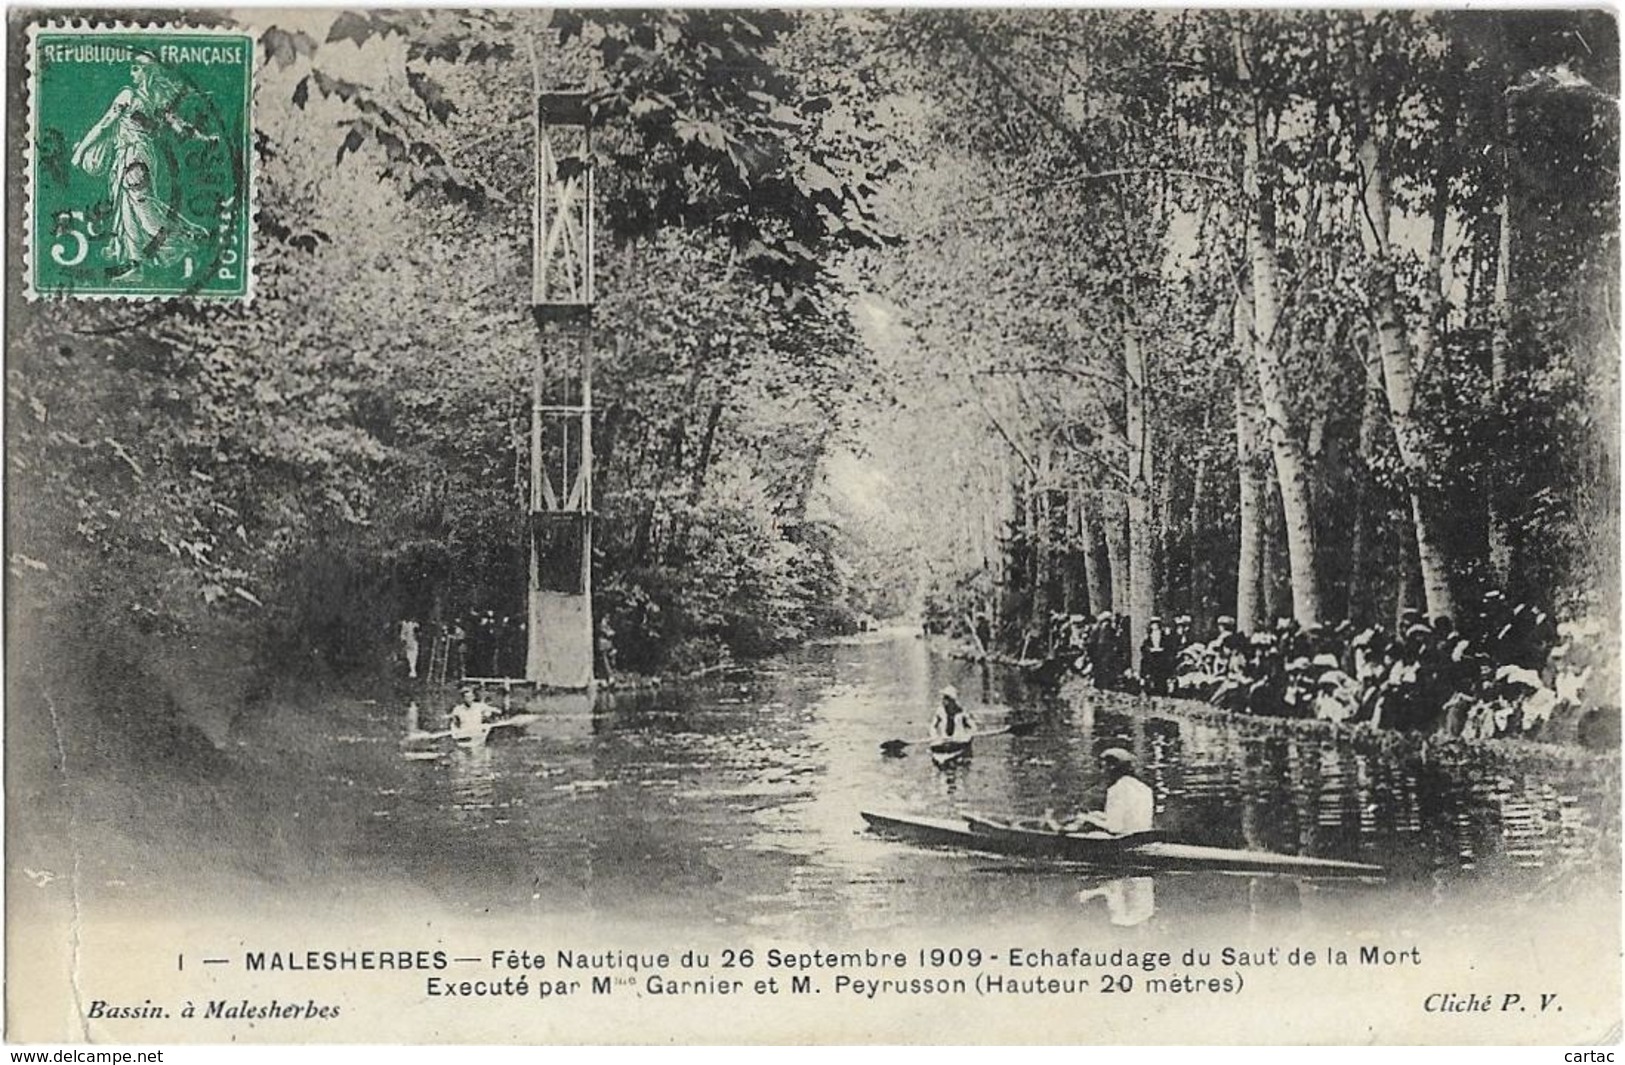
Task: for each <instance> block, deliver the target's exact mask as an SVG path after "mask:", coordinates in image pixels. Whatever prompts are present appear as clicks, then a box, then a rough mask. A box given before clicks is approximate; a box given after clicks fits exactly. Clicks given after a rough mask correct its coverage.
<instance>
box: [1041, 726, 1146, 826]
mask: <svg viewBox="0 0 1625 1065" xmlns="http://www.w3.org/2000/svg"><path fill="white" fill-rule="evenodd" d="M1100 767H1101V769H1102V770H1103V771H1104V772H1105V774H1106V808H1105V809H1104V810H1093V811H1091V812H1089V813H1086V814H1084V815H1082V816H1081V817H1077V818H1074V819H1073V820H1072V821H1070V822H1067V823H1066V824H1055V823H1054V822H1053V820H1052V821H1051V825H1050V827H1052V828H1055V829H1057V830H1063V831H1069V832H1076V831H1078V830H1080V829H1084V828H1098V829H1104V830H1105V831H1107V832H1109V833H1111V834H1112V835H1114V836H1128V835H1132V834H1134V833H1136V832H1149V831H1151V822H1152V819H1153V817H1155V815H1156V797H1155V796H1154V795H1152V793H1151V788H1150V786H1149V785H1147V784H1146V783H1145V782H1144V781H1142V780H1141V779H1140V778H1139V777H1136V776H1135V775H1134V756H1133V755H1132V754H1130V753H1129V752H1128V751H1126V750H1124V749H1123V748H1121V747H1111V748H1108V749H1107V750H1104V751H1102V752H1100Z"/></svg>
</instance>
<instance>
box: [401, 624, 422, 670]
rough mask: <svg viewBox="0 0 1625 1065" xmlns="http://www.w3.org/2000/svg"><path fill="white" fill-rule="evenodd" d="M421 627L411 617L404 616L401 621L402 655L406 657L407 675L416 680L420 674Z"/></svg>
mask: <svg viewBox="0 0 1625 1065" xmlns="http://www.w3.org/2000/svg"><path fill="white" fill-rule="evenodd" d="M419 627H420V626H419V625H418V623H417V622H416V621H413V620H412V619H411V618H404V619H402V621H401V630H400V640H401V657H402V658H404V659H406V676H407V677H408V679H411V680H416V679H417V676H418V629H419Z"/></svg>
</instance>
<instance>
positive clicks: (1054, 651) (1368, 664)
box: [1048, 592, 1619, 740]
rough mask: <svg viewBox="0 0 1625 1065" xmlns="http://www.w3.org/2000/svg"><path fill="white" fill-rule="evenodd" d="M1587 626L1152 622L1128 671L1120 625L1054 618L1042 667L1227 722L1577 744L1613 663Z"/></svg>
mask: <svg viewBox="0 0 1625 1065" xmlns="http://www.w3.org/2000/svg"><path fill="white" fill-rule="evenodd" d="M1606 639H1607V638H1606V637H1605V633H1604V626H1603V625H1602V623H1601V622H1600V621H1598V620H1596V619H1595V618H1584V617H1579V618H1574V619H1570V620H1563V621H1559V620H1557V619H1555V618H1554V617H1552V616H1551V615H1550V614H1548V613H1547V612H1546V611H1544V610H1541V609H1540V608H1538V607H1535V606H1532V605H1530V604H1527V603H1518V604H1516V605H1514V604H1510V603H1507V602H1506V601H1505V600H1503V599H1502V597H1501V596H1499V595H1498V594H1496V593H1493V592H1492V593H1490V594H1489V595H1487V596H1486V597H1485V599H1484V600H1483V602H1482V604H1481V605H1480V609H1479V610H1478V612H1477V614H1476V616H1474V617H1473V618H1472V620H1471V621H1470V622H1469V623H1466V624H1463V625H1460V626H1458V625H1457V624H1456V622H1455V621H1454V620H1452V619H1451V618H1446V617H1436V618H1433V619H1431V620H1429V619H1428V618H1426V617H1425V616H1424V615H1423V614H1422V613H1421V612H1420V611H1415V610H1409V611H1406V612H1404V614H1403V615H1402V616H1401V618H1400V620H1399V623H1398V625H1397V626H1396V627H1395V628H1394V629H1393V630H1388V629H1386V628H1385V627H1383V626H1380V625H1373V626H1369V627H1367V628H1363V629H1356V628H1355V626H1354V625H1353V624H1351V623H1350V622H1347V621H1343V622H1340V623H1338V624H1336V625H1332V626H1321V625H1313V626H1309V627H1300V626H1299V625H1298V624H1297V623H1296V622H1295V621H1293V620H1292V619H1290V618H1282V619H1279V620H1277V621H1276V622H1275V624H1274V625H1272V626H1270V627H1269V628H1268V629H1261V630H1258V631H1254V632H1241V631H1238V629H1237V627H1236V622H1235V619H1234V618H1230V617H1221V618H1219V619H1218V622H1217V631H1216V632H1214V633H1212V634H1211V635H1210V636H1208V637H1207V638H1206V639H1201V638H1198V637H1197V636H1196V635H1195V634H1194V633H1193V631H1192V622H1191V619H1190V618H1189V617H1187V616H1181V617H1177V618H1174V619H1173V622H1172V624H1165V623H1164V621H1163V619H1161V618H1157V617H1154V618H1151V619H1150V621H1149V623H1148V625H1147V633H1146V637H1145V640H1144V641H1143V642H1142V644H1141V645H1140V665H1139V669H1138V670H1137V671H1136V670H1135V669H1134V668H1133V665H1132V662H1133V656H1132V654H1131V643H1130V636H1129V624H1128V619H1127V618H1126V617H1124V616H1122V615H1120V614H1113V613H1109V612H1107V613H1102V614H1100V615H1099V616H1098V617H1096V618H1094V619H1090V618H1088V617H1087V616H1082V615H1073V616H1070V617H1069V616H1066V615H1056V616H1055V617H1054V618H1053V619H1052V625H1051V627H1050V631H1049V633H1048V643H1049V647H1048V650H1049V652H1050V654H1049V659H1050V662H1051V663H1065V664H1066V665H1067V666H1068V667H1069V668H1071V669H1072V670H1075V671H1077V672H1080V673H1082V674H1084V675H1085V676H1086V677H1087V678H1089V680H1090V681H1091V682H1092V683H1093V684H1094V685H1095V686H1097V687H1100V688H1105V689H1111V690H1118V691H1132V692H1145V693H1148V694H1153V695H1172V696H1178V697H1182V698H1188V699H1201V700H1205V701H1207V702H1209V703H1211V704H1212V705H1214V706H1216V707H1219V708H1221V709H1224V710H1228V711H1233V712H1236V713H1244V714H1252V715H1260V716H1269V717H1287V718H1304V719H1309V718H1313V719H1319V720H1322V721H1332V722H1347V723H1360V722H1365V723H1369V724H1370V725H1372V726H1375V727H1382V728H1393V729H1403V730H1407V731H1411V732H1425V733H1439V734H1446V735H1451V736H1464V737H1469V738H1480V739H1487V738H1493V737H1500V736H1523V737H1528V738H1536V739H1565V740H1572V739H1577V738H1578V739H1585V738H1586V737H1585V735H1584V734H1585V732H1586V730H1587V729H1588V728H1591V729H1593V730H1595V729H1596V728H1597V727H1598V724H1597V722H1598V720H1599V719H1600V718H1602V717H1604V716H1606V715H1610V714H1611V715H1612V716H1614V717H1617V713H1618V710H1617V708H1618V685H1619V678H1618V668H1617V656H1616V655H1615V654H1614V653H1613V648H1612V647H1611V646H1610V645H1609V644H1608V643H1607V642H1606Z"/></svg>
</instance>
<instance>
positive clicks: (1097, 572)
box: [1078, 492, 1111, 617]
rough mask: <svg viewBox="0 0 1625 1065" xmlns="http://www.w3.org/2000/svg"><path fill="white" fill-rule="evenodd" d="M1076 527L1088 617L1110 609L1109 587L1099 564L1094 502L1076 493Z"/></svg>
mask: <svg viewBox="0 0 1625 1065" xmlns="http://www.w3.org/2000/svg"><path fill="white" fill-rule="evenodd" d="M1078 527H1079V530H1080V532H1081V533H1082V535H1083V558H1084V569H1083V579H1084V584H1085V586H1086V587H1087V588H1088V590H1089V616H1090V617H1097V616H1099V614H1100V612H1101V611H1103V610H1110V609H1111V585H1110V584H1109V583H1108V582H1107V575H1106V574H1105V573H1103V572H1102V570H1103V568H1104V567H1102V566H1101V564H1100V522H1099V521H1098V520H1097V518H1096V506H1095V502H1094V500H1092V499H1090V498H1089V496H1088V495H1087V494H1085V493H1082V492H1080V493H1078Z"/></svg>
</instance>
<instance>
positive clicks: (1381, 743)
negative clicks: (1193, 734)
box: [927, 636, 1620, 763]
mask: <svg viewBox="0 0 1625 1065" xmlns="http://www.w3.org/2000/svg"><path fill="white" fill-rule="evenodd" d="M927 640H928V642H929V644H930V646H931V647H932V650H933V653H936V654H941V655H943V656H945V657H947V658H950V659H954V660H957V661H968V662H981V661H984V659H983V657H982V656H981V655H980V654H979V653H978V652H977V651H976V649H975V648H974V647H972V646H971V645H970V643H969V642H968V641H965V640H955V639H952V638H950V637H946V636H930V637H927ZM985 661H987V662H988V663H990V664H992V665H997V666H999V667H1000V668H1007V669H1019V670H1024V671H1031V670H1033V669H1034V668H1036V667H1037V666H1038V665H1039V664H1040V663H1039V662H1037V661H1023V660H1016V659H1012V658H1011V657H1010V656H1008V655H1001V654H997V653H995V654H992V655H988V656H987V657H986V659H985ZM1058 691H1059V694H1060V695H1061V696H1062V697H1063V698H1066V699H1067V700H1069V701H1071V702H1073V703H1077V702H1082V701H1086V700H1087V701H1098V700H1100V699H1101V698H1103V697H1106V698H1110V699H1111V700H1112V704H1113V709H1116V710H1120V711H1123V712H1130V713H1151V714H1165V715H1166V714H1174V715H1177V716H1179V717H1181V718H1184V719H1186V720H1190V721H1199V722H1205V723H1209V724H1226V723H1235V722H1246V723H1253V724H1255V725H1257V726H1258V727H1260V728H1263V729H1266V730H1268V731H1271V732H1281V733H1292V734H1294V735H1301V736H1319V737H1324V738H1327V739H1332V740H1343V739H1347V740H1348V741H1349V742H1351V743H1354V744H1356V745H1359V746H1362V747H1367V748H1396V747H1405V748H1419V749H1424V750H1427V749H1431V750H1450V749H1458V748H1459V749H1484V750H1492V751H1497V750H1498V751H1506V752H1512V753H1522V754H1528V755H1535V756H1542V757H1546V758H1552V759H1559V760H1562V759H1571V758H1574V759H1582V760H1587V761H1589V760H1593V759H1602V760H1604V761H1613V762H1615V763H1617V762H1618V761H1619V759H1620V749H1619V738H1618V737H1619V734H1620V715H1619V712H1618V711H1617V710H1615V711H1613V712H1612V713H1611V714H1607V713H1605V714H1604V717H1605V723H1604V724H1603V725H1602V726H1601V727H1599V728H1598V729H1597V735H1598V736H1599V737H1600V738H1599V739H1597V740H1595V741H1594V742H1592V743H1589V744H1587V743H1581V742H1579V741H1578V740H1564V741H1553V740H1539V739H1527V738H1524V737H1521V736H1503V737H1494V738H1467V737H1461V736H1449V735H1441V734H1433V733H1416V732H1406V731H1401V730H1397V729H1385V728H1380V727H1375V726H1372V725H1371V724H1369V723H1366V722H1358V723H1353V724H1348V723H1340V722H1334V721H1323V720H1319V719H1316V718H1288V717H1261V716H1257V715H1253V714H1240V713H1236V712H1234V711H1228V710H1221V709H1219V708H1217V707H1215V706H1213V705H1212V704H1210V703H1207V702H1204V701H1202V700H1200V699H1185V698H1180V697H1178V696H1164V695H1146V694H1143V693H1129V692H1118V691H1105V690H1102V689H1100V688H1096V687H1095V686H1094V685H1093V684H1092V683H1090V682H1089V681H1088V680H1087V679H1086V678H1084V677H1082V676H1080V675H1078V674H1076V673H1071V672H1069V673H1067V674H1066V675H1065V677H1064V679H1063V680H1062V681H1061V684H1060V686H1059V689H1058Z"/></svg>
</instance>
